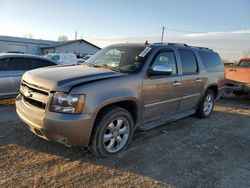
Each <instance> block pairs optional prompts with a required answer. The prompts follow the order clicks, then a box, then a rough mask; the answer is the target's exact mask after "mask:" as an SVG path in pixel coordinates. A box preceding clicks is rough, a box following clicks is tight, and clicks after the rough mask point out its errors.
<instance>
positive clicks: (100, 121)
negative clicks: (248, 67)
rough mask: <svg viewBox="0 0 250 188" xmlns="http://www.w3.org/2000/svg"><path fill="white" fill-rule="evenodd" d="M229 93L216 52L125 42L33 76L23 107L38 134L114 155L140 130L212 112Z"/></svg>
mask: <svg viewBox="0 0 250 188" xmlns="http://www.w3.org/2000/svg"><path fill="white" fill-rule="evenodd" d="M224 90H225V87H224V66H223V64H222V61H221V59H220V56H219V55H218V54H217V53H216V52H214V51H212V50H210V49H207V48H201V47H191V46H188V45H186V44H185V45H182V44H173V43H169V44H120V45H111V46H109V47H106V48H103V49H102V50H101V51H99V52H97V53H96V54H95V55H93V56H92V57H91V58H89V59H88V60H87V61H86V62H85V63H84V64H83V65H78V66H62V67H61V66H60V67H54V68H50V69H46V68H45V69H38V70H33V71H29V72H27V73H25V74H24V76H23V79H22V85H21V88H20V95H19V96H18V97H17V98H16V110H17V113H18V115H19V117H20V118H21V119H22V120H23V121H24V122H25V123H26V124H27V125H28V126H29V129H30V130H31V131H32V132H33V133H34V134H36V135H37V136H39V137H41V138H44V139H46V140H52V141H56V142H59V143H62V144H65V145H67V146H88V147H89V148H90V150H91V151H92V152H93V153H94V154H95V155H96V156H101V157H107V156H111V155H114V154H117V153H119V152H121V151H124V150H125V149H126V148H127V146H128V144H129V141H130V140H131V138H132V135H133V132H134V130H135V129H144V130H147V129H151V128H153V127H156V126H159V125H162V124H164V123H166V122H170V121H173V120H177V119H180V118H183V117H186V116H189V115H191V114H196V115H197V116H198V117H201V118H207V117H209V116H210V115H211V113H212V111H213V107H214V101H215V99H218V98H219V97H220V96H221V95H222V93H223V92H224ZM30 94H32V95H30ZM145 147H147V146H146V145H145Z"/></svg>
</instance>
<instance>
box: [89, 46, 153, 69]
mask: <svg viewBox="0 0 250 188" xmlns="http://www.w3.org/2000/svg"><path fill="white" fill-rule="evenodd" d="M150 50H151V48H149V47H146V48H145V47H143V46H140V47H138V46H110V47H106V48H104V49H102V50H101V51H99V52H98V53H96V54H95V55H94V56H92V57H91V58H89V59H88V60H86V61H85V62H86V64H88V65H90V66H95V67H104V68H109V69H112V70H117V71H121V72H136V71H138V70H139V69H140V68H141V66H142V65H143V62H144V59H145V58H146V56H148V54H149V51H150Z"/></svg>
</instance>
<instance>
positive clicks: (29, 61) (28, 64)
mask: <svg viewBox="0 0 250 188" xmlns="http://www.w3.org/2000/svg"><path fill="white" fill-rule="evenodd" d="M23 61H24V65H25V70H32V69H37V68H41V67H46V66H52V65H55V64H53V63H52V62H50V61H46V60H43V59H33V58H24V59H23Z"/></svg>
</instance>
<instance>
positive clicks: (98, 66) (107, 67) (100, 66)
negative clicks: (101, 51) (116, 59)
mask: <svg viewBox="0 0 250 188" xmlns="http://www.w3.org/2000/svg"><path fill="white" fill-rule="evenodd" d="M84 64H85V65H88V66H90V67H95V68H105V69H110V70H113V71H116V72H120V70H119V69H118V68H116V67H112V66H109V65H107V64H102V65H96V64H92V63H84Z"/></svg>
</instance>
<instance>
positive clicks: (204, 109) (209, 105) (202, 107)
mask: <svg viewBox="0 0 250 188" xmlns="http://www.w3.org/2000/svg"><path fill="white" fill-rule="evenodd" d="M214 100H215V95H214V92H213V91H212V90H211V89H208V90H207V91H206V93H205V95H204V97H203V99H202V101H201V102H200V104H199V106H198V108H197V110H196V114H195V115H196V116H197V117H199V118H208V117H209V116H210V115H211V114H212V112H213V108H214ZM209 101H210V102H209Z"/></svg>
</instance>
